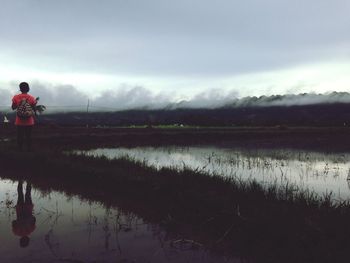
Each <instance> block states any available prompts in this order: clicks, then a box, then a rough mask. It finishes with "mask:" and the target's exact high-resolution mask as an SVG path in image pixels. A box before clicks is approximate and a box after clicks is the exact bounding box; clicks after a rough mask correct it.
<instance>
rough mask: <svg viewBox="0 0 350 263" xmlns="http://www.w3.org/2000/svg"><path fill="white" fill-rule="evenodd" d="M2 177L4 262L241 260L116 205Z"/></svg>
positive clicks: (0, 239)
mask: <svg viewBox="0 0 350 263" xmlns="http://www.w3.org/2000/svg"><path fill="white" fill-rule="evenodd" d="M30 186H31V184H30V183H26V182H23V183H22V184H21V183H19V182H15V181H10V180H1V181H0V189H1V191H0V233H1V235H0V244H1V245H0V254H1V262H11V263H17V262H21V263H23V262H124V263H127V262H239V261H234V260H233V259H230V260H229V259H225V258H221V257H220V258H219V257H216V256H214V255H212V254H210V253H209V252H207V251H205V250H204V248H202V247H201V245H200V244H196V243H194V242H192V241H190V240H183V239H181V237H177V238H174V237H170V236H169V235H167V233H166V232H165V231H164V230H163V229H162V227H160V226H159V225H154V224H150V223H147V222H145V221H144V220H143V219H142V218H139V217H137V216H136V215H134V214H133V213H129V212H127V211H121V210H120V209H118V208H117V207H114V208H107V207H105V206H104V205H103V204H101V203H96V202H91V201H88V200H83V199H80V198H79V197H76V196H67V195H65V194H64V193H59V192H50V193H47V192H43V191H40V190H39V189H36V188H35V187H30Z"/></svg>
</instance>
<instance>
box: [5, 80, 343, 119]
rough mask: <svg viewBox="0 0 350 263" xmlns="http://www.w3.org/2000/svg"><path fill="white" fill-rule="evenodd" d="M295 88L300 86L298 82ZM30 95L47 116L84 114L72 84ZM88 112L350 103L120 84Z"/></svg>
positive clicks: (338, 98) (331, 96) (36, 86)
mask: <svg viewBox="0 0 350 263" xmlns="http://www.w3.org/2000/svg"><path fill="white" fill-rule="evenodd" d="M297 85H301V86H302V85H303V83H298V84H297ZM10 86H11V90H9V89H7V88H5V87H1V86H0V101H1V102H2V103H1V106H2V109H3V111H9V110H10V105H11V98H12V96H13V95H14V94H15V93H16V92H18V91H17V90H18V88H17V87H16V86H15V82H12V83H11V84H10ZM30 93H31V94H32V95H33V96H35V97H36V96H40V103H41V104H44V105H46V106H47V111H46V113H53V112H57V111H86V109H87V102H88V100H89V98H88V96H87V95H86V94H85V93H84V92H82V91H80V90H78V89H77V88H76V87H74V86H72V85H52V84H47V83H40V82H33V83H31V92H30ZM89 101H90V102H89V103H90V107H89V110H90V111H116V110H128V109H168V110H169V109H179V108H211V109H213V108H219V107H265V106H293V105H312V104H320V103H350V93H347V92H331V93H326V94H317V93H302V94H286V95H272V96H260V97H255V96H253V97H244V98H240V97H239V92H238V91H237V90H235V89H232V90H229V91H225V90H223V89H220V88H214V89H209V90H207V91H205V92H199V93H197V94H195V95H194V96H192V98H190V99H189V100H183V101H181V102H176V101H174V97H173V95H172V94H170V93H165V92H159V93H155V92H152V91H151V90H149V89H146V88H144V87H142V86H130V85H127V84H124V85H120V86H119V87H118V88H116V89H110V90H106V91H104V92H103V93H101V94H100V95H99V96H98V97H96V98H93V99H90V100H89Z"/></svg>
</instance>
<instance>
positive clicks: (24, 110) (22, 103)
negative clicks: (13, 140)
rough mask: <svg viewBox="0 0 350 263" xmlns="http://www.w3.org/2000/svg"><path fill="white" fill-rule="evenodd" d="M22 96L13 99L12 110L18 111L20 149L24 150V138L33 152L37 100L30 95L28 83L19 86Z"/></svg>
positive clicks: (18, 95)
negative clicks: (32, 140) (33, 130)
mask: <svg viewBox="0 0 350 263" xmlns="http://www.w3.org/2000/svg"><path fill="white" fill-rule="evenodd" d="M19 89H20V91H21V94H17V95H15V96H14V97H13V98H12V109H13V110H17V114H16V121H15V125H16V126H17V143H18V147H19V149H20V150H21V151H22V150H23V142H24V138H25V139H26V145H27V150H28V151H30V150H31V146H32V142H31V134H32V128H33V125H34V107H35V105H36V103H37V99H35V98H34V97H33V96H31V95H29V94H28V92H29V85H28V83H27V82H22V83H20V84H19Z"/></svg>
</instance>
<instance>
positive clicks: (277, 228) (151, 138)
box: [0, 128, 350, 262]
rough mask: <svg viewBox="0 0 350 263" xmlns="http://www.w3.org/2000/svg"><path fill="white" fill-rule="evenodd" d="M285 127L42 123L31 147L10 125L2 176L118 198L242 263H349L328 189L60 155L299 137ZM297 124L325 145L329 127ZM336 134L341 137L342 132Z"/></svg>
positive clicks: (348, 241)
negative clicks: (22, 148) (18, 143)
mask: <svg viewBox="0 0 350 263" xmlns="http://www.w3.org/2000/svg"><path fill="white" fill-rule="evenodd" d="M288 132H289V133H286V131H280V130H278V129H276V130H255V131H252V130H249V131H244V132H243V131H240V132H236V131H234V132H232V131H231V132H230V131H229V132H228V131H221V130H216V131H210V132H208V131H206V130H202V131H199V132H198V131H196V132H194V131H187V133H182V132H173V131H169V130H163V131H162V132H161V133H159V132H155V131H153V130H149V129H145V130H144V131H142V130H140V129H137V131H136V130H127V131H126V130H125V129H119V130H105V131H103V132H101V131H100V130H98V131H96V130H94V129H92V130H91V129H90V130H84V129H76V130H74V129H64V128H62V129H46V130H45V132H44V130H41V131H40V132H38V133H37V135H36V148H35V149H34V151H33V152H30V153H28V152H18V151H17V150H16V147H15V144H14V141H13V135H12V134H13V133H11V132H10V130H8V131H5V132H3V134H2V136H3V137H4V136H5V135H6V136H9V138H10V141H8V142H6V141H3V142H2V143H1V146H0V165H1V169H2V173H1V176H2V177H3V178H4V177H6V178H11V179H26V180H31V181H32V183H33V185H34V186H36V187H38V188H41V189H45V190H46V191H50V190H58V191H64V192H66V193H68V194H71V195H73V194H74V195H80V196H81V197H83V198H87V199H89V200H94V201H101V202H103V203H104V204H106V205H107V206H109V205H117V206H119V207H121V208H122V209H125V210H129V211H132V212H134V213H136V214H137V215H140V216H141V217H143V218H145V220H147V221H149V222H154V223H159V224H162V225H164V227H166V228H167V230H168V231H169V232H170V233H172V234H173V235H177V236H179V237H182V238H186V239H188V240H193V241H195V242H196V243H200V244H202V245H203V246H205V247H207V248H210V249H212V250H213V251H216V252H218V253H223V254H227V255H235V256H240V257H242V258H243V259H245V260H248V262H348V250H349V246H350V224H349V222H350V203H349V202H337V203H335V202H332V201H331V196H330V195H324V196H321V197H320V196H317V195H315V194H314V193H312V192H310V191H308V190H302V189H298V188H297V187H296V186H294V185H289V184H285V185H282V186H277V185H275V184H272V185H270V186H268V187H263V186H261V185H260V184H258V183H257V182H255V181H248V182H243V181H240V180H239V179H237V178H232V177H231V178H223V177H220V176H215V175H211V176H209V175H207V174H205V173H202V172H199V171H193V170H190V169H184V170H182V171H180V170H177V169H170V168H162V169H160V170H156V169H154V168H152V167H148V166H146V165H145V163H143V162H136V161H134V160H132V159H128V158H120V159H116V160H108V159H107V158H104V157H100V158H94V157H89V156H84V155H81V156H77V155H73V154H69V153H67V151H69V150H73V149H83V148H93V147H95V146H97V145H98V146H101V145H109V146H116V145H124V144H127V145H130V146H131V145H138V144H140V143H142V142H143V143H144V144H150V145H152V144H153V142H155V141H157V142H158V143H163V144H165V143H169V142H170V143H176V142H179V143H183V144H187V143H189V142H190V141H191V142H192V143H198V142H200V141H201V140H203V142H205V141H206V142H207V143H208V142H211V141H222V140H224V139H226V140H227V139H229V138H231V142H230V143H235V142H237V141H239V143H241V144H244V143H245V144H247V145H250V146H253V144H252V142H251V141H250V140H249V138H254V136H255V139H254V141H255V142H260V143H261V144H267V145H268V144H269V143H270V144H271V145H272V146H273V143H272V141H273V140H274V138H276V134H279V135H281V137H282V139H283V138H284V139H285V140H284V142H286V141H288V138H290V139H292V138H294V140H297V138H298V137H295V136H293V135H291V134H292V133H293V131H288ZM294 132H296V133H299V134H303V135H304V136H305V137H306V138H316V141H321V142H323V143H324V142H327V141H328V142H329V140H330V138H331V137H332V134H334V133H335V131H334V130H333V131H332V130H326V131H318V133H313V134H314V135H313V137H312V131H309V130H303V131H300V130H298V131H294ZM315 134H316V136H315ZM294 135H295V133H294ZM338 135H339V136H348V135H346V134H345V133H344V131H343V130H341V131H340V132H339V131H338ZM11 136H12V137H11ZM235 136H237V137H239V139H237V137H235ZM339 136H338V137H337V138H338V139H339ZM219 138H220V139H219ZM242 138H243V139H244V140H242ZM299 138H300V141H303V140H305V138H303V137H302V136H300V137H299ZM279 140H281V138H279V139H276V140H275V143H278V141H279ZM300 141H299V143H300ZM335 141H336V140H335ZM222 142H223V141H222ZM313 142H314V141H313V140H311V144H312V143H313ZM225 143H227V144H229V142H225ZM237 143H238V142H237ZM296 144H297V145H298V142H297V143H296ZM325 145H326V144H323V146H325ZM309 146H310V145H309ZM333 146H334V144H333ZM28 171H29V172H28Z"/></svg>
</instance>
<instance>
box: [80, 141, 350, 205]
mask: <svg viewBox="0 0 350 263" xmlns="http://www.w3.org/2000/svg"><path fill="white" fill-rule="evenodd" d="M85 153H86V154H88V155H93V156H100V155H104V156H107V157H109V158H118V157H122V156H128V157H131V158H133V159H136V160H138V161H142V162H145V163H146V164H148V165H152V166H155V167H156V168H161V167H164V166H165V167H175V168H177V169H183V168H184V167H188V168H191V169H193V170H199V171H204V172H207V173H209V174H214V173H215V174H219V175H222V176H233V177H236V178H239V179H242V180H248V179H256V180H257V181H259V182H261V183H262V184H265V185H268V184H271V183H277V184H283V185H284V184H286V183H289V184H295V185H296V186H298V188H303V189H305V188H308V189H310V190H313V191H315V192H316V193H318V194H320V195H323V194H327V193H330V192H332V193H333V198H334V199H335V200H348V199H349V198H350V191H349V186H348V181H347V178H348V176H349V171H350V154H344V153H343V154H332V153H320V152H311V151H297V150H290V149H273V150H268V149H249V150H248V149H241V148H240V149H235V148H223V147H215V146H197V147H177V146H168V147H156V148H155V147H136V148H116V149H95V150H91V151H87V152H85Z"/></svg>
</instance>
